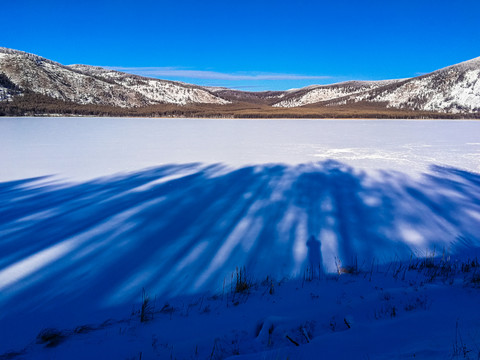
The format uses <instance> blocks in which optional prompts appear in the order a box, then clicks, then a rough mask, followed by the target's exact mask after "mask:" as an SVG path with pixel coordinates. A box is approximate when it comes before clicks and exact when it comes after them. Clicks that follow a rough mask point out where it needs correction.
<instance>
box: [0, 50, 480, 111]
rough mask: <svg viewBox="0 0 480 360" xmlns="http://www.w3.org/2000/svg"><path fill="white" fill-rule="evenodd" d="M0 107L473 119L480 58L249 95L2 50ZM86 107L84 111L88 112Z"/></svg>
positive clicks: (479, 105) (479, 106) (479, 102)
mask: <svg viewBox="0 0 480 360" xmlns="http://www.w3.org/2000/svg"><path fill="white" fill-rule="evenodd" d="M18 95H24V96H18ZM12 99H13V100H12ZM2 100H3V109H0V114H11V115H12V114H13V115H23V114H39V113H42V114H47V113H52V111H53V112H54V113H65V114H67V113H72V112H71V111H72V110H71V109H72V108H73V107H78V106H80V107H81V106H83V108H82V109H75V111H76V112H75V113H77V114H97V115H101V114H107V115H110V116H113V115H115V114H116V113H117V112H118V109H120V110H121V111H120V113H121V114H124V115H132V116H195V114H199V116H206V117H212V116H214V117H217V116H221V117H224V116H226V117H232V116H238V117H309V116H310V117H409V118H410V117H419V116H422V117H432V116H433V117H448V116H450V117H451V116H454V115H455V114H456V115H455V116H460V117H463V116H464V115H468V116H470V117H478V116H480V57H478V58H476V59H473V60H469V61H466V62H463V63H460V64H457V65H452V66H449V67H446V68H444V69H440V70H437V71H434V72H432V73H430V74H426V75H422V76H419V77H415V78H409V79H397V80H383V81H347V82H342V83H337V84H331V85H312V86H308V87H305V88H301V89H292V90H288V91H264V92H248V91H239V90H234V89H228V88H216V87H203V86H197V85H191V84H185V83H181V82H175V81H167V80H159V79H153V78H146V77H141V76H137V75H133V74H126V73H122V72H119V71H114V70H109V69H104V68H101V67H97V66H89V65H69V66H65V65H62V64H59V63H57V62H54V61H51V60H48V59H45V58H43V57H40V56H37V55H33V54H29V53H25V52H22V51H18V50H11V49H7V48H1V47H0V101H2ZM9 102H13V104H12V105H8V103H9ZM15 102H16V103H15ZM59 102H62V103H61V104H57V103H59ZM39 104H40V105H39ZM84 105H88V106H89V107H90V108H89V109H88V110H86V109H85V106H84ZM167 105H168V106H170V108H168V109H167ZM198 105H201V106H198ZM225 105H230V106H225ZM92 106H93V108H92ZM106 107H109V108H108V109H106ZM122 109H127V110H125V111H124V110H122ZM132 109H133V110H132ZM282 109H285V110H282ZM132 111H133V112H136V113H133V112H132Z"/></svg>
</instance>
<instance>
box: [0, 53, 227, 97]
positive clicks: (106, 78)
mask: <svg viewBox="0 0 480 360" xmlns="http://www.w3.org/2000/svg"><path fill="white" fill-rule="evenodd" d="M0 73H2V74H3V76H4V77H6V79H8V81H9V82H11V83H13V84H14V85H15V86H18V87H19V88H20V89H21V90H22V91H23V92H33V93H37V94H41V95H46V96H49V97H52V98H54V99H60V100H65V101H71V102H74V103H78V104H97V105H111V106H119V107H139V106H146V105H151V104H158V103H167V104H179V105H185V104H190V103H209V104H226V103H228V101H227V100H224V99H221V98H219V97H217V96H215V95H214V94H212V93H210V92H209V91H207V90H205V89H202V88H200V87H196V86H190V85H185V84H181V83H176V82H171V81H164V80H158V79H148V78H142V77H140V76H136V75H129V74H124V73H119V72H115V71H109V70H105V69H102V68H96V67H92V66H86V65H82V66H78V65H77V66H64V65H61V64H59V63H56V62H54V61H51V60H47V59H45V58H42V57H40V56H37V55H32V54H28V53H24V52H21V51H17V50H10V49H6V48H0ZM0 86H1V85H0ZM5 89H6V88H5V87H4V88H3V93H5V94H6V92H7V91H6V90H5ZM0 94H1V93H0ZM3 97H5V98H6V97H7V95H3Z"/></svg>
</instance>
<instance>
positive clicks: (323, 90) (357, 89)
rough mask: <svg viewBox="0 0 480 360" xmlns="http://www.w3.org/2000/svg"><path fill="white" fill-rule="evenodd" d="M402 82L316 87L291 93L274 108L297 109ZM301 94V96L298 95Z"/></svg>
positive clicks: (359, 82)
mask: <svg viewBox="0 0 480 360" xmlns="http://www.w3.org/2000/svg"><path fill="white" fill-rule="evenodd" d="M398 81H400V80H384V81H348V82H344V83H339V84H333V85H314V86H309V87H306V88H303V89H295V90H291V91H290V94H291V95H290V94H289V95H290V96H288V98H287V99H284V100H282V101H280V102H278V103H276V104H274V105H273V106H274V107H287V108H289V107H297V106H303V105H308V104H315V103H318V102H322V101H328V100H333V99H337V98H341V97H344V96H348V95H352V94H358V93H362V92H364V91H368V90H371V89H376V88H378V87H380V86H384V85H390V84H393V83H396V82H398ZM298 94H300V95H298Z"/></svg>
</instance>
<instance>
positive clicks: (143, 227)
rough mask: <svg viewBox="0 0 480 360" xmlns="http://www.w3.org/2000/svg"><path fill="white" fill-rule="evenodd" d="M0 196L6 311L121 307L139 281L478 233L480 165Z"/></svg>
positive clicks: (273, 265) (0, 302)
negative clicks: (475, 169) (479, 169)
mask: <svg viewBox="0 0 480 360" xmlns="http://www.w3.org/2000/svg"><path fill="white" fill-rule="evenodd" d="M0 201H1V203H2V207H1V208H0V254H2V256H1V258H0V291H1V292H0V306H1V307H2V308H4V309H8V311H4V312H3V314H2V315H3V316H6V315H13V314H15V313H16V312H17V313H18V312H20V311H21V312H29V311H31V312H32V313H33V312H35V311H38V309H42V311H45V312H48V311H49V310H48V309H52V311H53V309H65V310H64V311H65V313H70V312H72V311H73V309H77V308H81V309H83V310H84V311H90V310H93V309H97V310H98V309H102V308H109V307H115V306H120V305H128V306H129V305H131V304H132V303H134V302H135V301H137V300H138V298H139V294H140V292H141V289H142V288H145V289H147V290H148V291H149V292H150V293H151V294H157V295H174V294H181V293H193V292H198V291H203V290H212V291H218V290H220V289H222V286H223V284H225V283H227V284H228V282H229V281H230V279H231V274H232V273H233V272H234V271H235V268H236V267H240V266H245V267H246V269H247V271H248V272H249V273H250V274H253V275H254V276H255V277H257V278H261V277H264V276H266V275H270V276H277V277H282V276H296V275H302V273H303V271H304V270H305V267H306V266H308V265H309V264H311V263H312V261H313V260H312V259H316V260H315V261H316V262H318V263H319V264H320V263H321V264H323V269H322V270H323V271H336V269H337V267H338V266H345V265H349V264H351V262H352V261H354V259H356V260H355V261H358V263H359V264H360V265H361V264H362V263H365V264H368V266H369V265H370V264H371V262H372V261H388V260H392V259H393V258H395V257H398V258H408V257H410V256H411V254H412V252H417V253H419V254H420V255H421V254H422V253H425V252H426V251H433V249H434V248H436V249H437V251H442V249H443V248H445V249H446V250H447V251H451V252H453V251H456V250H459V249H460V248H464V247H465V246H469V245H471V246H477V245H478V242H479V240H480V234H479V232H478V229H479V228H480V226H479V225H480V176H479V175H478V174H473V173H468V172H465V171H461V170H458V169H451V168H442V167H434V168H432V171H431V172H430V173H429V174H427V175H424V176H422V177H421V178H419V179H414V178H411V177H409V176H407V175H404V174H402V173H397V172H383V173H380V174H379V175H378V176H375V177H372V176H369V175H366V174H365V173H362V172H356V171H355V170H354V169H352V168H350V167H348V166H346V165H344V164H341V163H337V162H333V161H327V162H324V163H319V164H313V165H299V166H284V165H269V166H252V167H245V168H241V169H236V170H231V169H229V168H227V167H225V166H222V165H212V166H202V165H199V164H190V165H171V166H164V167H160V168H156V169H150V170H145V171H142V172H138V173H135V174H128V175H122V176H116V177H111V178H102V179H97V180H95V181H90V182H85V183H80V184H68V183H58V182H53V181H51V182H49V179H48V178H43V179H31V180H22V181H16V182H8V183H1V184H0ZM311 237H313V239H314V240H315V241H318V244H317V243H315V242H313V243H310V244H309V243H308V241H309V239H310V238H311ZM317 239H318V240H317ZM310 241H312V240H310ZM315 246H316V247H315ZM309 249H310V250H309ZM312 249H314V250H312ZM309 251H310V252H312V251H314V252H315V253H310V254H309ZM85 304H87V305H85ZM5 314H6V315H5ZM2 315H0V316H2Z"/></svg>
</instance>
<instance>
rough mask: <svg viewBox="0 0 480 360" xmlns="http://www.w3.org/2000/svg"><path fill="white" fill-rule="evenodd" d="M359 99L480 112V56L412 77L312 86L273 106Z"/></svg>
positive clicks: (398, 106) (425, 108)
mask: <svg viewBox="0 0 480 360" xmlns="http://www.w3.org/2000/svg"><path fill="white" fill-rule="evenodd" d="M359 102H367V103H375V104H382V105H384V106H386V107H387V108H395V109H406V110H423V111H436V112H447V113H472V112H479V111H480V57H478V58H475V59H473V60H469V61H465V62H462V63H460V64H457V65H452V66H449V67H446V68H444V69H440V70H437V71H434V72H432V73H430V74H426V75H422V76H419V77H414V78H410V79H401V80H389V81H350V82H345V83H340V84H333V85H325V86H312V87H308V88H304V89H300V90H298V91H296V92H293V93H291V94H290V95H289V96H286V97H285V98H284V99H283V100H282V101H280V102H278V103H276V104H274V105H273V106H276V107H295V106H302V105H309V104H315V103H322V105H348V104H355V103H359Z"/></svg>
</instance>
